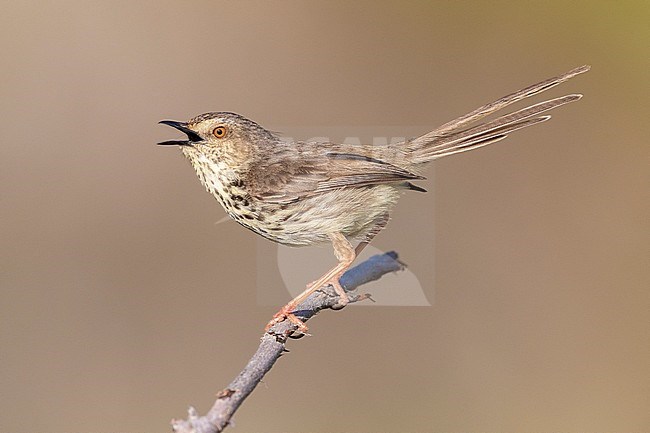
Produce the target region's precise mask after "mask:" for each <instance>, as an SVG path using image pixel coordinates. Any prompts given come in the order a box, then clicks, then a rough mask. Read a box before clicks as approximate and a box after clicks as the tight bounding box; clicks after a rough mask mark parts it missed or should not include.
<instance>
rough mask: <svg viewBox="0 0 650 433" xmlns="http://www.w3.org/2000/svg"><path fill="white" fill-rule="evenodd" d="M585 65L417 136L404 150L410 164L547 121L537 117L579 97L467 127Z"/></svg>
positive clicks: (536, 105) (565, 97) (533, 106)
mask: <svg viewBox="0 0 650 433" xmlns="http://www.w3.org/2000/svg"><path fill="white" fill-rule="evenodd" d="M589 69H590V67H589V66H587V65H585V66H581V67H579V68H576V69H573V70H571V71H569V72H567V73H565V74H562V75H558V76H557V77H553V78H549V79H548V80H545V81H542V82H541V83H537V84H533V85H532V86H529V87H526V88H525V89H522V90H520V91H518V92H515V93H512V94H510V95H508V96H504V97H503V98H501V99H498V100H497V101H494V102H490V103H489V104H486V105H483V106H482V107H479V108H477V109H476V110H474V111H472V112H471V113H468V114H466V115H464V116H461V117H459V118H457V119H455V120H452V121H451V122H448V123H446V124H444V125H442V126H441V127H439V128H436V129H434V130H433V131H431V132H429V133H427V134H424V135H422V136H421V137H418V138H415V139H413V140H410V141H408V142H407V143H406V151H407V153H408V154H410V155H409V156H410V158H409V159H410V162H411V163H412V164H422V163H425V162H429V161H433V160H435V159H438V158H442V157H443V156H447V155H453V154H455V153H460V152H467V151H468V150H473V149H477V148H479V147H483V146H487V145H488V144H492V143H496V142H497V141H500V140H503V139H504V138H506V137H507V136H508V134H509V133H511V132H513V131H516V130H518V129H522V128H526V127H528V126H532V125H535V124H537V123H541V122H544V121H546V120H548V119H550V118H551V116H549V115H543V116H541V115H540V114H542V113H544V112H546V111H549V110H552V109H553V108H556V107H559V106H560V105H564V104H568V103H569V102H573V101H577V100H578V99H580V98H582V95H579V94H571V95H566V96H562V97H559V98H555V99H550V100H548V101H544V102H540V103H538V104H535V105H531V106H529V107H526V108H524V109H521V110H519V111H515V112H513V113H509V114H506V115H503V116H500V117H498V118H496V119H494V120H491V121H488V122H483V123H480V124H478V125H476V126H473V127H469V126H470V125H471V124H472V123H475V122H477V121H478V120H480V119H482V118H484V117H486V116H489V115H490V114H492V113H495V112H496V111H498V110H501V109H502V108H504V107H506V106H508V105H510V104H513V103H515V102H518V101H521V100H522V99H525V98H528V97H530V96H533V95H537V94H538V93H541V92H543V91H545V90H548V89H550V88H551V87H554V86H557V85H558V84H560V83H563V82H565V81H567V80H568V79H570V78H573V77H575V76H576V75H578V74H582V73H584V72H587V71H588V70H589Z"/></svg>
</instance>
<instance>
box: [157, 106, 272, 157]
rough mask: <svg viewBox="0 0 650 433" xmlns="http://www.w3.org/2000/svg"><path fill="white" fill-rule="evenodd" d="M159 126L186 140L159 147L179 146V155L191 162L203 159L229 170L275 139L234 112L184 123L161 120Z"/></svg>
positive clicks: (212, 115)
mask: <svg viewBox="0 0 650 433" xmlns="http://www.w3.org/2000/svg"><path fill="white" fill-rule="evenodd" d="M159 123H162V124H164V125H168V126H171V127H173V128H176V129H178V130H179V131H181V132H183V133H185V135H187V140H169V141H163V142H161V143H158V144H159V145H162V146H180V147H181V149H182V151H183V154H184V155H185V156H186V157H188V158H189V159H190V160H192V161H193V160H194V159H196V158H200V157H201V156H203V157H207V158H208V159H210V160H212V161H214V162H222V163H226V164H229V165H230V166H232V167H235V166H241V165H242V164H243V163H245V162H246V161H250V159H251V156H252V155H254V154H255V152H256V150H257V149H259V148H260V147H262V146H266V145H269V144H271V143H273V142H275V141H276V140H277V138H276V136H275V135H274V134H272V133H271V132H269V131H267V130H266V129H264V128H263V127H261V126H260V125H258V124H257V123H255V122H253V121H252V120H249V119H247V118H245V117H243V116H240V115H239V114H235V113H228V112H211V113H205V114H201V115H199V116H196V117H194V118H193V119H190V120H189V121H187V122H177V121H175V120H162V121H160V122H159Z"/></svg>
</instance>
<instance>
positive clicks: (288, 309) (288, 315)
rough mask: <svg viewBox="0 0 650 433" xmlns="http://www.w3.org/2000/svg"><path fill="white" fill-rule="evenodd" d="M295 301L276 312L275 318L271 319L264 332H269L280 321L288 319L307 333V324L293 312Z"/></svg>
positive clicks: (302, 331) (299, 330)
mask: <svg viewBox="0 0 650 433" xmlns="http://www.w3.org/2000/svg"><path fill="white" fill-rule="evenodd" d="M292 304H293V303H289V304H287V305H285V306H284V307H282V308H281V309H280V311H278V312H277V313H275V314H274V315H273V318H272V319H271V320H270V321H269V323H267V324H266V327H265V328H264V332H269V330H270V329H271V328H272V327H273V326H275V325H276V324H278V323H281V322H284V321H285V320H288V321H289V322H291V324H292V325H295V326H296V327H297V328H298V329H297V331H298V332H300V333H302V334H306V333H307V330H308V328H307V325H305V323H304V322H303V321H302V320H300V319H299V318H298V316H296V315H295V314H293V312H294V309H295V307H296V306H295V305H292Z"/></svg>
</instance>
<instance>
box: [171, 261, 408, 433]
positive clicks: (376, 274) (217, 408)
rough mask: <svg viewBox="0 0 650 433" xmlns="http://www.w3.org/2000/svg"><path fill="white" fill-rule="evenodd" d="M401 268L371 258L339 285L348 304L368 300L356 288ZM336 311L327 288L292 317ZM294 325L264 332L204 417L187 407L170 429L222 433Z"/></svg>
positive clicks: (396, 263) (277, 355)
mask: <svg viewBox="0 0 650 433" xmlns="http://www.w3.org/2000/svg"><path fill="white" fill-rule="evenodd" d="M404 268H405V265H404V264H403V263H402V262H400V261H399V260H398V258H397V253H395V252H389V253H385V254H380V255H376V256H373V257H371V258H369V259H368V260H366V261H365V262H363V263H360V264H359V265H357V266H355V267H354V268H352V269H350V270H349V271H347V272H346V273H345V274H344V275H343V277H342V278H341V284H342V285H343V287H344V288H345V290H346V291H347V292H349V297H350V301H351V302H358V301H361V300H363V299H368V298H369V296H368V295H365V294H359V293H356V289H357V287H359V286H361V285H362V284H366V283H369V282H371V281H375V280H378V279H379V278H381V277H382V276H383V275H385V274H387V273H390V272H397V271H400V270H403V269H404ZM328 308H330V309H338V296H337V295H336V292H335V291H334V290H333V288H332V287H331V286H329V287H326V288H323V289H321V290H319V291H316V292H315V293H313V294H312V295H311V296H310V297H309V298H307V299H306V300H305V301H304V302H303V303H302V304H300V305H299V306H298V310H297V312H296V313H295V315H296V316H298V317H299V318H301V319H302V320H303V321H305V322H306V321H307V320H309V319H311V318H312V317H313V316H315V315H316V314H317V313H318V312H319V311H321V310H324V309H328ZM296 329H297V328H296V326H295V325H292V324H291V323H290V322H289V321H288V320H285V321H283V322H280V323H277V324H275V325H274V326H273V327H272V328H271V329H270V330H269V331H268V332H266V333H264V335H262V338H261V342H260V345H259V347H258V348H257V351H256V352H255V354H254V355H253V357H252V358H251V359H250V360H249V361H248V364H247V365H246V367H244V369H243V370H242V371H241V373H239V375H237V377H236V378H235V379H234V380H233V381H232V382H231V383H230V384H229V385H228V387H227V388H225V389H224V390H222V391H220V392H219V393H218V394H217V400H216V401H215V402H214V405H213V406H212V408H211V409H210V410H209V411H208V413H207V414H206V415H204V416H199V415H198V413H197V411H196V409H194V408H193V407H190V408H189V410H188V415H189V416H188V418H187V420H172V429H173V430H174V432H176V433H218V432H221V431H223V429H225V428H226V427H227V426H228V425H229V423H230V420H231V418H232V417H233V415H234V414H235V412H236V411H237V409H238V408H239V406H240V405H241V404H242V403H243V401H244V400H245V399H246V397H248V395H249V394H250V393H251V392H253V390H254V389H255V387H256V386H257V384H258V383H260V381H261V380H262V378H263V377H264V375H265V374H266V373H267V372H268V371H269V370H270V369H271V368H272V367H273V365H274V364H275V361H277V360H278V358H280V356H281V355H282V353H283V352H284V351H285V345H286V342H287V339H288V338H290V336H291V335H292V334H293V333H294V332H295V331H296Z"/></svg>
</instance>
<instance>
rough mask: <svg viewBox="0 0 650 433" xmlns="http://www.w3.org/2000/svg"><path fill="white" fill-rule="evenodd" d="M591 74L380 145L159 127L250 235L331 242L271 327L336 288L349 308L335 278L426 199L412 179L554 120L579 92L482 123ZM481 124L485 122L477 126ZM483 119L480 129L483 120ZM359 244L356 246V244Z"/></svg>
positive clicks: (226, 122) (197, 121)
mask: <svg viewBox="0 0 650 433" xmlns="http://www.w3.org/2000/svg"><path fill="white" fill-rule="evenodd" d="M589 69H590V67H589V66H588V65H584V66H581V67H578V68H575V69H573V70H571V71H568V72H566V73H564V74H561V75H558V76H555V77H553V78H549V79H547V80H544V81H541V82H539V83H537V84H533V85H531V86H528V87H526V88H524V89H522V90H519V91H517V92H514V93H511V94H509V95H507V96H504V97H502V98H499V99H497V100H496V101H494V102H490V103H488V104H485V105H483V106H481V107H479V108H477V109H476V110H474V111H471V112H469V113H468V114H465V115H463V116H460V117H458V118H456V119H454V120H452V121H450V122H447V123H445V124H444V125H442V126H440V127H438V128H436V129H434V130H432V131H430V132H428V133H426V134H423V135H421V136H419V137H416V138H411V139H406V140H404V141H402V142H399V143H391V144H386V145H365V144H345V143H332V142H319V141H295V140H283V139H282V137H280V136H279V135H278V134H276V133H273V132H271V131H269V130H267V129H265V128H264V127H262V126H261V125H260V124H258V123H256V122H254V121H252V120H250V119H247V118H246V117H244V116H241V115H239V114H236V113H232V112H208V113H204V114H201V115H198V116H196V117H194V118H192V119H190V120H188V121H187V122H181V121H174V120H162V121H160V122H159V123H161V124H164V125H167V126H170V127H173V128H175V129H177V130H179V131H181V132H183V133H184V134H185V135H187V139H183V140H168V141H164V142H161V143H158V144H159V145H162V146H178V147H180V149H181V152H182V154H183V155H184V156H185V157H186V158H187V159H188V160H189V161H190V163H191V165H192V167H193V168H194V170H195V172H196V175H197V176H198V178H199V180H200V182H201V184H203V186H204V187H205V189H206V190H207V192H209V193H210V194H211V195H212V196H214V198H215V199H216V200H217V201H218V202H219V203H220V204H221V205H222V206H223V208H224V209H225V211H226V212H227V214H228V215H229V216H230V217H231V218H232V219H233V220H235V221H236V222H237V223H239V224H240V225H242V226H244V227H246V228H247V229H249V230H251V231H253V232H255V233H257V234H259V235H261V236H262V237H264V238H266V239H269V240H271V241H273V242H277V243H279V244H282V245H288V246H292V247H302V246H310V245H316V244H323V243H328V242H329V243H331V244H332V247H333V249H334V255H335V256H336V259H337V261H338V263H337V265H336V266H334V267H333V268H332V269H330V270H329V271H327V272H326V273H325V274H324V275H323V276H321V277H320V278H318V279H317V280H315V281H314V282H312V283H310V284H308V285H307V287H306V289H305V290H304V291H303V292H302V293H301V294H299V295H298V296H296V297H295V298H294V299H292V300H291V301H290V302H289V303H287V304H286V305H285V306H284V307H282V308H281V309H280V310H279V311H278V312H277V313H276V314H275V315H274V316H273V318H272V319H271V321H270V322H269V323H268V324H267V326H266V328H265V330H266V331H269V329H270V328H271V327H272V326H273V325H275V324H276V323H280V322H282V321H284V320H289V321H290V322H291V323H292V324H294V325H295V328H296V329H297V330H298V331H300V332H303V333H304V332H306V330H307V327H306V325H305V324H304V323H303V322H302V320H300V318H298V317H297V316H296V315H295V314H294V313H295V312H296V311H295V310H296V307H297V306H298V305H300V303H301V302H303V301H304V300H305V299H306V298H307V297H309V295H310V294H312V293H313V292H314V291H316V290H317V289H319V288H321V287H323V286H325V285H332V286H333V288H334V290H335V291H336V293H337V295H338V296H339V300H338V303H339V305H340V306H345V305H346V304H347V303H348V302H349V297H348V296H347V294H346V292H345V290H344V288H343V287H342V286H341V283H340V281H339V279H340V277H341V276H342V275H343V273H345V272H346V271H347V270H348V269H349V267H350V266H351V265H352V263H353V262H354V260H355V258H356V257H357V255H358V254H359V253H360V252H361V251H362V250H363V248H364V247H365V246H366V245H368V244H369V243H370V242H371V241H372V240H373V238H374V237H375V236H376V235H377V234H378V233H379V232H381V231H382V230H383V229H384V227H385V226H386V224H387V223H388V221H389V218H390V212H391V210H392V209H393V207H394V206H395V204H396V203H397V201H398V199H399V197H400V196H401V195H402V193H404V192H406V191H416V192H425V189H424V188H422V187H420V186H418V185H417V184H415V183H414V182H417V181H420V180H423V179H425V177H424V176H423V175H422V174H421V173H422V170H423V168H424V167H425V166H426V165H427V164H428V163H430V162H432V161H435V160H437V159H440V158H443V157H446V156H450V155H455V154H458V153H462V152H467V151H471V150H474V149H478V148H480V147H484V146H487V145H489V144H493V143H496V142H498V141H501V140H503V139H504V138H506V137H507V136H508V134H510V133H512V132H514V131H516V130H519V129H522V128H527V127H529V126H533V125H536V124H538V123H542V122H545V121H547V120H548V119H550V117H551V116H550V115H548V114H543V113H546V112H548V111H549V110H552V109H554V108H557V107H559V106H561V105H565V104H568V103H571V102H575V101H577V100H579V99H580V98H581V97H582V95H581V94H569V95H565V96H561V97H557V98H553V99H548V100H545V101H543V102H539V103H536V104H533V105H530V106H528V107H526V108H523V109H520V110H517V111H513V112H509V113H507V114H503V115H500V116H498V117H496V118H495V119H493V120H486V119H485V118H486V117H487V116H490V115H492V114H494V113H496V112H498V111H500V110H502V109H503V108H505V107H506V106H508V105H510V104H513V103H515V102H518V101H521V100H523V99H526V98H529V97H531V96H535V95H537V94H539V93H541V92H544V91H546V90H548V89H550V88H552V87H554V86H556V85H558V84H560V83H563V82H565V81H567V80H569V79H570V78H573V77H575V76H576V75H579V74H582V73H584V72H587V71H588V70H589ZM481 120H482V121H481ZM480 121H481V122H480ZM354 241H358V244H357V245H356V247H354V246H353V245H352V242H354Z"/></svg>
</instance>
